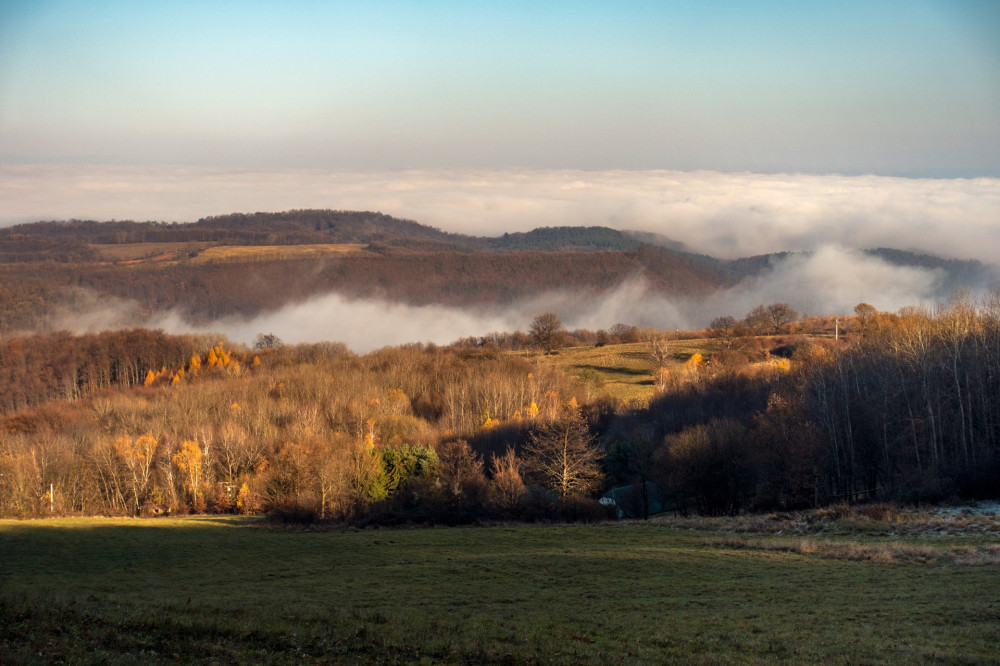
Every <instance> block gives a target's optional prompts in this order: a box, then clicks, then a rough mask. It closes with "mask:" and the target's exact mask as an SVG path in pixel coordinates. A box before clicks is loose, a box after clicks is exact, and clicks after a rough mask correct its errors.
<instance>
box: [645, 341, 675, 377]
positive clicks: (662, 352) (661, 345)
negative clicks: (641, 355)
mask: <svg viewBox="0 0 1000 666" xmlns="http://www.w3.org/2000/svg"><path fill="white" fill-rule="evenodd" d="M646 355H647V356H649V359H650V360H651V361H652V362H653V364H654V365H655V366H656V367H657V368H663V367H666V365H667V361H669V360H670V357H671V355H672V353H671V349H670V337H669V336H668V335H667V334H666V333H663V332H652V333H648V334H647V335H646Z"/></svg>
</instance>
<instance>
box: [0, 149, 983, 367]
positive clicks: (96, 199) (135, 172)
mask: <svg viewBox="0 0 1000 666" xmlns="http://www.w3.org/2000/svg"><path fill="white" fill-rule="evenodd" d="M0 200H2V201H3V206H2V207H0V224H14V223H18V222H29V221H37V220H51V219H55V220H65V219H73V218H75V219H98V220H107V219H119V220H122V219H133V220H158V221H168V222H170V221H179V222H187V221H193V220H196V219H198V218H200V217H203V216H207V215H215V214H223V213H230V212H254V211H280V210H289V209H296V208H332V209H343V210H373V211H380V212H383V213H386V214H390V215H394V216H397V217H404V218H408V219H412V220H416V221H418V222H421V223H424V224H429V225H431V226H435V227H438V228H440V229H443V230H446V231H453V232H462V233H468V234H476V235H499V234H502V233H503V232H513V231H527V230H530V229H533V228H536V227H540V226H562V225H588V226H589V225H603V226H609V227H613V228H617V229H625V230H639V231H650V232H655V233H658V234H662V235H664V236H667V237H669V238H671V239H673V240H675V241H680V242H682V243H684V244H685V245H686V246H687V247H688V248H689V249H691V250H693V251H696V252H703V253H706V254H710V255H713V256H716V257H720V258H736V257H742V256H751V255H757V254H765V253H771V252H779V251H808V252H809V254H808V255H793V256H790V257H788V258H786V259H784V260H782V261H778V262H776V263H775V264H774V265H773V267H772V270H770V271H768V272H766V273H765V274H764V275H762V276H760V277H758V278H755V279H752V280H747V281H744V282H743V283H741V284H739V285H738V286H736V287H734V288H732V289H728V290H723V291H720V292H717V293H715V294H713V295H712V296H710V297H708V298H707V299H700V300H690V299H671V300H668V299H665V298H663V297H661V296H658V295H655V294H653V293H651V292H650V291H649V290H648V289H647V287H646V285H645V284H644V283H643V281H642V280H641V279H640V278H638V277H637V278H636V279H634V280H630V281H628V282H626V283H625V284H622V285H620V286H619V287H618V288H617V289H616V290H614V291H612V292H608V293H605V294H603V295H600V296H599V297H594V295H592V294H579V293H576V292H575V291H574V290H573V289H572V288H571V286H570V285H567V289H566V290H565V291H562V292H558V293H548V294H544V295H541V296H539V297H536V298H533V299H531V300H529V301H526V302H523V303H518V304H515V305H514V306H512V307H505V308H503V309H489V308H479V309H455V308H445V307H442V306H419V307H418V306H410V305H404V304H399V303H392V302H386V301H380V300H371V299H368V300H350V299H347V298H345V297H343V296H341V295H339V294H328V295H325V296H323V297H320V298H316V299H313V300H311V301H309V302H306V303H297V304H289V305H287V306H285V307H284V308H282V309H280V310H278V311H275V312H271V313H267V314H264V315H261V316H259V317H255V318H252V319H249V320H244V319H226V320H220V321H217V322H212V323H211V324H210V325H208V326H194V325H193V324H191V323H190V322H189V321H188V320H187V318H185V316H184V313H182V312H170V313H165V314H162V315H159V316H157V317H156V318H155V319H154V320H150V321H147V322H142V323H144V324H146V325H150V326H155V327H158V328H163V329H164V330H167V331H169V332H182V331H195V330H211V331H213V332H222V333H225V334H227V335H229V336H230V337H231V338H232V339H233V340H236V341H242V342H249V341H252V339H253V337H254V336H255V335H256V334H257V333H260V332H273V333H274V334H276V335H278V336H279V337H281V338H282V339H284V340H285V341H286V342H306V341H314V340H340V341H343V342H346V343H347V344H348V345H349V346H350V347H352V348H353V349H355V350H357V351H366V350H368V349H372V348H375V347H379V346H384V345H389V344H400V343H405V342H413V341H432V342H436V343H447V342H450V341H452V340H455V339H456V338H459V337H466V336H473V335H483V334H485V333H488V332H490V331H494V330H507V331H509V330H517V329H521V330H524V329H526V328H527V326H528V324H529V323H530V321H531V318H532V317H534V316H535V315H536V314H538V313H540V312H544V311H554V312H556V313H557V314H559V316H560V317H561V318H562V319H563V321H564V323H566V325H567V326H569V327H570V328H577V327H579V328H590V329H592V330H596V329H600V328H607V327H609V326H611V325H612V324H614V323H616V322H627V323H632V324H636V325H641V326H658V327H662V328H687V327H697V326H704V325H706V324H707V323H708V321H710V320H711V318H712V317H714V316H718V315H720V314H733V315H735V316H738V317H739V316H742V315H744V314H745V313H746V312H747V311H749V310H750V309H751V308H753V307H754V306H755V305H757V304H760V303H771V302H778V301H784V302H788V303H790V304H792V305H793V307H796V308H797V309H799V310H800V311H802V312H805V313H809V314H839V313H848V312H850V311H851V310H852V309H853V306H854V305H855V304H857V303H858V302H861V301H866V302H869V303H871V304H873V305H875V306H876V307H877V308H879V309H882V310H895V309H898V308H900V307H903V306H906V305H915V304H920V303H924V304H930V305H933V304H934V303H935V302H938V301H940V300H942V299H943V298H945V297H946V296H947V294H944V293H942V291H941V285H940V279H941V276H940V275H939V274H937V273H935V272H934V271H927V270H919V269H914V268H903V267H898V266H891V265H889V264H887V263H886V262H884V261H882V260H880V259H878V258H876V257H872V256H870V255H866V254H864V253H861V252H859V251H857V250H858V249H859V248H873V247H893V248H898V249H904V250H914V251H917V252H925V253H930V254H935V255H938V256H943V257H947V258H961V259H979V260H981V261H983V262H987V263H993V262H995V261H996V258H997V257H998V256H1000V254H998V251H1000V179H996V178H975V179H928V178H920V179H914V178H894V177H884V176H844V175H814V174H756V173H718V172H678V171H571V170H555V171H553V170H516V169H507V170H499V171H497V170H492V171H486V170H483V171H470V170H461V171H460V170H448V171H430V170H420V171H392V172H375V171H371V172H356V171H355V172H341V171H330V170H319V169H298V170H290V169H284V170H279V171H273V170H245V169H222V168H207V167H206V168H196V167H188V168H179V167H111V166H98V167H91V166H44V165H41V166H40V165H30V166H25V165H6V166H3V165H0ZM124 308H125V310H126V311H127V310H128V306H127V304H124ZM118 310H119V308H113V307H110V308H109V307H102V308H96V307H95V308H92V309H89V310H88V312H87V313H72V314H67V316H66V319H65V322H64V323H65V324H67V325H68V326H69V327H70V328H72V329H75V330H92V329H94V328H103V327H108V326H111V325H113V324H112V322H114V321H116V320H118V319H119V318H120V316H121V313H120V312H118ZM77 315H79V316H77Z"/></svg>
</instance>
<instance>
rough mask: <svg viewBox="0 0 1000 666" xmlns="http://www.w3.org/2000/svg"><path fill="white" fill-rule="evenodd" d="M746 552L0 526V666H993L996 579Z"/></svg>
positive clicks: (233, 528)
mask: <svg viewBox="0 0 1000 666" xmlns="http://www.w3.org/2000/svg"><path fill="white" fill-rule="evenodd" d="M755 538H757V539H758V540H760V541H763V542H767V543H775V544H778V545H779V546H780V537H773V536H767V535H765V536H759V537H755ZM860 538H861V539H862V540H864V539H868V538H869V537H860ZM960 542H961V537H952V538H938V539H935V538H924V539H921V540H920V541H919V543H920V545H921V547H926V548H931V549H935V548H942V549H947V548H953V547H954V546H955V545H956V544H957V543H960ZM746 546H747V544H745V543H740V542H739V540H738V539H736V540H734V537H733V535H732V534H725V533H722V532H713V531H711V530H708V531H706V530H687V529H677V528H674V527H669V526H662V525H630V524H621V525H600V526H517V527H491V528H482V527H470V528H450V529H397V530H362V531H349V530H342V531H325V532H317V531H295V530H281V529H269V528H262V527H260V526H256V525H255V524H254V523H253V522H252V521H251V520H248V519H239V518H217V517H199V518H184V519H162V520H137V519H101V518H95V519H81V518H77V519H57V520H47V521H24V522H14V521H0V663H39V664H49V663H160V662H174V661H181V662H191V661H198V662H206V663H211V662H215V663H236V662H239V663H330V662H334V663H427V664H430V663H554V664H578V663H586V664H589V663H594V664H608V663H616V664H642V663H649V664H653V663H747V664H754V663H774V662H785V663H827V664H839V663H852V664H865V663H869V664H875V663H899V664H913V663H997V662H998V660H1000V653H998V646H1000V592H998V585H997V583H998V581H1000V569H998V566H997V565H991V564H978V565H976V564H968V563H965V564H963V563H960V562H958V561H956V560H949V559H941V560H934V561H931V562H930V563H926V562H924V563H917V562H902V561H896V562H892V563H885V562H877V561H871V560H861V561H854V560H851V559H844V558H842V557H836V556H831V555H829V554H825V553H828V552H832V551H827V550H823V549H817V550H815V551H813V550H812V549H804V550H803V549H800V550H798V551H797V550H795V549H782V548H779V547H775V548H769V547H752V548H748V547H746ZM757 546H760V544H757Z"/></svg>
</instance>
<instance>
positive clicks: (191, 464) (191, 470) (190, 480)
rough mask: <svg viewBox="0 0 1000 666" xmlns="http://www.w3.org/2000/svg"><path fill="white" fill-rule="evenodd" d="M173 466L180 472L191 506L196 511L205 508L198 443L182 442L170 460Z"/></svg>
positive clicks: (200, 455) (200, 454)
mask: <svg viewBox="0 0 1000 666" xmlns="http://www.w3.org/2000/svg"><path fill="white" fill-rule="evenodd" d="M172 460H173V463H174V466H175V467H177V469H178V470H180V472H181V475H182V479H183V483H184V489H185V490H186V491H187V493H188V497H189V498H190V499H191V506H192V508H194V509H195V510H196V511H201V510H203V509H204V507H205V497H204V494H203V493H202V488H201V483H202V453H201V448H200V447H199V446H198V442H194V441H191V440H186V441H184V443H183V444H181V448H180V449H179V450H178V451H177V453H175V454H174V457H173V458H172Z"/></svg>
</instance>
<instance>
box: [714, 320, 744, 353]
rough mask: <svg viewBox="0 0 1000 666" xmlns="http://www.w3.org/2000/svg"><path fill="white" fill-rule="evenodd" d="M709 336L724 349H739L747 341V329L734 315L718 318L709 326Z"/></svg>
mask: <svg viewBox="0 0 1000 666" xmlns="http://www.w3.org/2000/svg"><path fill="white" fill-rule="evenodd" d="M708 334H709V335H710V336H711V337H713V338H715V339H716V341H717V342H718V343H719V347H720V348H722V349H737V348H739V347H741V346H742V345H743V343H744V342H745V341H746V335H747V328H746V326H744V325H743V324H742V322H740V321H738V320H737V319H736V317H734V316H732V315H723V316H721V317H716V318H715V319H713V320H712V323H711V324H709V325H708Z"/></svg>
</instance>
